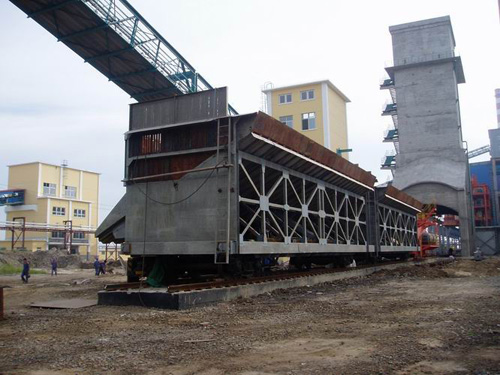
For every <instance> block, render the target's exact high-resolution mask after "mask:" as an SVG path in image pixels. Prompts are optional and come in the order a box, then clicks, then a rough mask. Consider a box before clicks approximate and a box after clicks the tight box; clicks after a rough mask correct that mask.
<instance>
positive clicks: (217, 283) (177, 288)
mask: <svg viewBox="0 0 500 375" xmlns="http://www.w3.org/2000/svg"><path fill="white" fill-rule="evenodd" d="M408 262H409V261H406V260H405V261H387V262H379V263H377V264H365V265H361V266H358V267H356V268H350V267H345V268H317V269H312V270H307V271H292V272H282V273H279V274H274V275H266V276H254V277H250V278H238V279H227V280H213V281H205V282H197V283H195V282H193V283H185V284H173V285H168V286H166V288H167V290H168V292H170V293H178V292H189V291H193V290H203V289H214V288H227V287H233V286H240V285H248V284H258V283H265V282H269V281H280V280H289V279H296V278H300V277H309V276H317V275H323V274H331V273H342V272H349V271H351V270H355V269H363V268H368V267H373V266H377V265H379V266H383V265H389V264H403V263H408ZM413 262H415V263H418V262H419V261H418V260H413ZM139 288H149V285H148V284H147V283H145V282H132V283H120V284H108V285H106V286H105V287H104V290H106V291H113V290H124V289H139Z"/></svg>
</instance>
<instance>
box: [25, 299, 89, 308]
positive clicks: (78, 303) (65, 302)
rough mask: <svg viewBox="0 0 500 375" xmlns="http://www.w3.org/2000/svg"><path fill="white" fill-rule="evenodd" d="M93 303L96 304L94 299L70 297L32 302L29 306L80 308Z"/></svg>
mask: <svg viewBox="0 0 500 375" xmlns="http://www.w3.org/2000/svg"><path fill="white" fill-rule="evenodd" d="M95 305H97V300H96V299H83V298H72V299H60V300H56V301H47V302H38V303H32V304H31V305H30V307H39V308H44V309H81V308H83V307H90V306H95Z"/></svg>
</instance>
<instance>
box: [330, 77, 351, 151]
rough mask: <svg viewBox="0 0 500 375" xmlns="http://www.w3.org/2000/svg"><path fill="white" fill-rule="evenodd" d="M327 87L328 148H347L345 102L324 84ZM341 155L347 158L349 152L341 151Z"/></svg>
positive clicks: (334, 149)
mask: <svg viewBox="0 0 500 375" xmlns="http://www.w3.org/2000/svg"><path fill="white" fill-rule="evenodd" d="M325 86H327V89H328V115H329V117H330V149H331V150H332V151H336V150H337V148H340V149H347V148H349V141H348V135H347V108H346V102H345V100H344V99H343V98H341V97H340V95H339V94H337V93H336V92H335V91H334V90H332V89H331V87H329V86H328V85H326V84H325ZM342 157H344V158H345V159H347V160H349V154H348V153H343V154H342Z"/></svg>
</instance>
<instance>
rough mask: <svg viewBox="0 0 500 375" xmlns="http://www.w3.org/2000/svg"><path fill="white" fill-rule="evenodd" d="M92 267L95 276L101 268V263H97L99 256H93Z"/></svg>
mask: <svg viewBox="0 0 500 375" xmlns="http://www.w3.org/2000/svg"><path fill="white" fill-rule="evenodd" d="M94 269H95V275H96V276H99V272H100V270H101V265H100V263H99V258H98V257H95V261H94Z"/></svg>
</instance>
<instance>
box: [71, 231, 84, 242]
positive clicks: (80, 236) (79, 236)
mask: <svg viewBox="0 0 500 375" xmlns="http://www.w3.org/2000/svg"><path fill="white" fill-rule="evenodd" d="M73 238H76V239H78V240H84V239H85V233H83V232H75V233H73Z"/></svg>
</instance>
